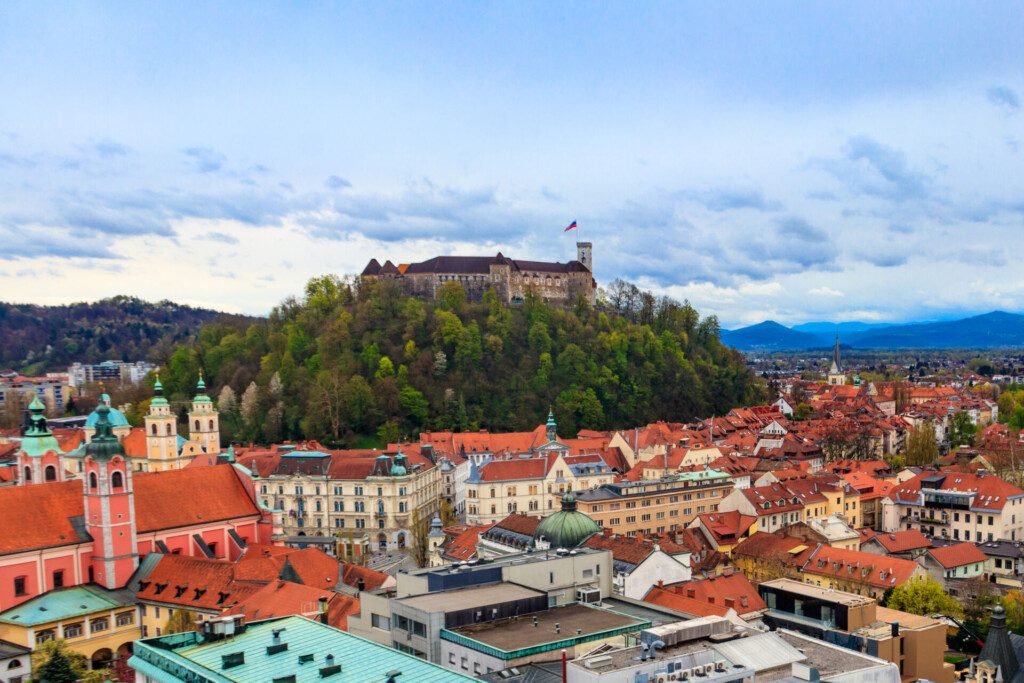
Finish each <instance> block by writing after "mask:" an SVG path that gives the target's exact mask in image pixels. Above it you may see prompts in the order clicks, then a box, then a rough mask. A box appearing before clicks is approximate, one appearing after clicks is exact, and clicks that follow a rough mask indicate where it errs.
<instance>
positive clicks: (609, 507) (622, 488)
mask: <svg viewBox="0 0 1024 683" xmlns="http://www.w3.org/2000/svg"><path fill="white" fill-rule="evenodd" d="M732 490H733V483H732V479H731V478H730V477H729V475H728V474H726V473H725V472H721V471H719V470H714V469H708V470H698V471H693V472H680V473H678V474H675V475H672V476H670V477H665V478H663V479H654V480H641V481H620V482H618V483H608V484H604V485H602V486H601V487H599V488H596V489H591V490H589V491H582V492H580V493H579V494H577V495H576V504H577V509H578V510H579V511H580V512H582V513H583V514H585V515H587V516H588V517H590V518H591V519H593V520H594V521H595V522H597V523H598V524H600V525H601V526H602V527H604V528H605V529H610V530H611V531H612V532H613V533H616V534H622V535H624V536H636V535H637V534H638V533H639V534H660V533H664V532H666V531H671V530H673V529H676V528H683V527H685V526H687V525H689V523H690V522H692V521H693V520H694V519H696V517H697V516H698V515H702V514H705V513H711V512H717V511H718V506H719V505H720V504H721V502H722V501H723V500H724V499H725V498H726V497H727V496H728V495H729V494H730V492H732Z"/></svg>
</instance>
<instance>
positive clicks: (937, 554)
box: [928, 543, 988, 569]
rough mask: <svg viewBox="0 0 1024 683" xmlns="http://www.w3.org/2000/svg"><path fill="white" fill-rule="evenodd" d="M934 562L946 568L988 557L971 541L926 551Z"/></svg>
mask: <svg viewBox="0 0 1024 683" xmlns="http://www.w3.org/2000/svg"><path fill="white" fill-rule="evenodd" d="M928 554H929V555H931V556H932V557H933V558H934V559H935V561H936V562H938V563H939V564H941V565H942V566H943V567H945V568H946V569H952V568H954V567H962V566H964V565H967V564H976V563H979V562H981V563H984V562H985V561H986V560H987V559H988V558H987V557H986V556H985V553H983V552H981V550H979V549H978V546H976V545H974V544H973V543H957V544H955V545H947V546H943V547H941V548H932V549H931V550H929V551H928Z"/></svg>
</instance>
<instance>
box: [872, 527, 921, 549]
mask: <svg viewBox="0 0 1024 683" xmlns="http://www.w3.org/2000/svg"><path fill="white" fill-rule="evenodd" d="M869 540H875V541H877V542H878V544H879V545H881V546H882V547H883V548H885V550H886V552H888V553H905V552H909V551H911V550H919V549H921V548H930V547H931V546H932V542H931V541H929V540H928V538H927V537H926V536H925V535H924V534H922V533H921V532H920V531H918V530H917V529H907V530H905V531H896V532H892V533H888V534H886V533H879V532H876V531H874V530H872V529H861V530H860V542H861V544H862V545H863V544H864V543H866V542H867V541H869Z"/></svg>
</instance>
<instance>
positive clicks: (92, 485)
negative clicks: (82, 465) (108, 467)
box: [89, 472, 99, 489]
mask: <svg viewBox="0 0 1024 683" xmlns="http://www.w3.org/2000/svg"><path fill="white" fill-rule="evenodd" d="M97 486H99V481H98V480H97V479H96V473H95V472H90V473H89V488H91V489H94V488H96V487H97Z"/></svg>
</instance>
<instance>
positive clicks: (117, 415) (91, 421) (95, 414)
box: [85, 394, 131, 429]
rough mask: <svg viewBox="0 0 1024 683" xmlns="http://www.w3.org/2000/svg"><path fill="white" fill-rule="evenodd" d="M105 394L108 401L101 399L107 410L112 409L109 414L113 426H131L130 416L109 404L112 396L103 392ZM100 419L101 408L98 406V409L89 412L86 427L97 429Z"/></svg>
mask: <svg viewBox="0 0 1024 683" xmlns="http://www.w3.org/2000/svg"><path fill="white" fill-rule="evenodd" d="M103 396H105V397H106V401H104V400H102V399H101V400H100V404H102V405H105V406H106V408H107V410H109V411H110V412H109V415H108V419H109V420H110V426H112V427H130V426H131V425H130V424H129V423H128V418H127V417H125V416H124V413H122V412H121V411H120V410H118V409H117V408H111V407H110V406H109V404H108V402H109V401H110V397H109V396H107V395H106V394H103ZM99 419H100V414H99V408H96V410H94V411H92V412H91V413H89V417H87V418H85V427H86V429H95V428H96V422H97V421H99Z"/></svg>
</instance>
